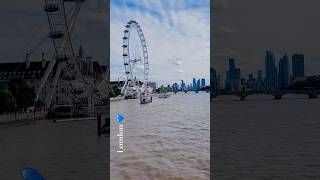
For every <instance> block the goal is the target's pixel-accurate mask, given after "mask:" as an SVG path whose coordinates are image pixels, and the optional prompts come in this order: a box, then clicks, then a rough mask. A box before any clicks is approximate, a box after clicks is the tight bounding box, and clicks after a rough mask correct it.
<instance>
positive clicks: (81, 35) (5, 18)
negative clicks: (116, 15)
mask: <svg viewBox="0 0 320 180" xmlns="http://www.w3.org/2000/svg"><path fill="white" fill-rule="evenodd" d="M43 6H44V0H28V1H21V0H1V2H0V21H1V27H0V39H1V43H0V62H15V61H23V60H24V59H25V54H26V52H29V51H31V50H32V49H33V48H34V47H36V45H37V44H38V43H39V42H40V41H41V39H44V37H48V36H47V34H48V33H49V26H48V20H47V16H46V13H45V11H44V10H43ZM104 7H106V1H105V0H88V1H85V3H83V5H82V7H81V10H80V14H79V17H78V21H77V24H76V28H75V30H74V33H73V35H72V42H73V45H74V49H75V50H76V51H77V50H78V48H79V46H80V44H81V45H82V46H83V47H84V51H85V56H92V57H93V60H96V61H99V62H100V63H101V64H107V49H106V48H107V39H106V32H107V27H108V26H107V23H106V17H107V16H106V8H104ZM50 48H51V49H52V42H51V41H50V39H49V38H46V40H45V41H44V43H43V44H42V45H41V46H40V48H38V49H37V50H36V51H35V52H34V54H32V55H31V57H30V60H31V61H36V60H40V59H41V53H42V52H48V51H50Z"/></svg>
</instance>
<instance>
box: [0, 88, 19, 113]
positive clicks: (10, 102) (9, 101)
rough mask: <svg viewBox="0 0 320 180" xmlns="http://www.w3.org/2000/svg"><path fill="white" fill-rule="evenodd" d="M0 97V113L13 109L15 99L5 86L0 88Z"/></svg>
mask: <svg viewBox="0 0 320 180" xmlns="http://www.w3.org/2000/svg"><path fill="white" fill-rule="evenodd" d="M0 99H1V101H0V114H2V113H5V112H12V111H14V108H15V100H14V97H13V95H12V94H11V92H10V91H8V90H7V89H5V88H1V89H0Z"/></svg>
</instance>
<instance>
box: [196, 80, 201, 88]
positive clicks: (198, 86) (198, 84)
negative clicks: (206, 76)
mask: <svg viewBox="0 0 320 180" xmlns="http://www.w3.org/2000/svg"><path fill="white" fill-rule="evenodd" d="M199 89H200V79H198V81H197V88H196V90H199Z"/></svg>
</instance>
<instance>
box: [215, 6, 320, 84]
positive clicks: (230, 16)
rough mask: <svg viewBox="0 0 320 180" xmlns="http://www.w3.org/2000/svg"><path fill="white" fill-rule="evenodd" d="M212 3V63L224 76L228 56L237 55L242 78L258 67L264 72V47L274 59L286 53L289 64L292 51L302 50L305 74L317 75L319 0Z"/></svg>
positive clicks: (255, 72) (318, 63) (319, 61)
mask: <svg viewBox="0 0 320 180" xmlns="http://www.w3.org/2000/svg"><path fill="white" fill-rule="evenodd" d="M214 2H215V4H214V10H213V11H214V12H213V13H214V18H213V27H214V35H213V39H214V44H213V48H214V50H213V51H214V53H213V59H214V62H213V66H214V67H215V68H216V69H217V71H218V73H219V74H221V75H222V76H223V77H225V71H226V68H227V63H228V58H229V57H235V58H236V64H237V66H238V67H239V68H241V70H242V72H241V74H242V77H246V78H247V77H248V73H249V72H250V73H251V72H252V73H253V74H254V75H256V74H257V70H258V69H261V70H263V72H264V57H265V52H266V50H273V51H274V53H275V55H276V62H278V61H279V59H280V57H282V56H283V55H284V54H285V53H287V54H288V56H289V57H290V63H291V56H292V54H293V53H296V52H300V53H303V54H305V73H306V75H315V74H320V70H319V69H320V51H319V50H320V49H319V42H320V35H319V32H320V23H318V21H319V18H320V11H319V7H320V1H318V0H308V1H306V0H281V1H280V0H241V1H239V0H215V1H214ZM290 68H291V64H290ZM263 74H264V73H263Z"/></svg>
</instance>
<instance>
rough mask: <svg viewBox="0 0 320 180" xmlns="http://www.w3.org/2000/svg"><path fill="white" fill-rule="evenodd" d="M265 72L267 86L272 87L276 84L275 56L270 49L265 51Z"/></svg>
mask: <svg viewBox="0 0 320 180" xmlns="http://www.w3.org/2000/svg"><path fill="white" fill-rule="evenodd" d="M265 73H266V80H267V88H268V89H270V88H273V87H274V86H275V85H276V74H277V71H276V67H275V57H274V54H273V52H272V51H267V52H266V56H265Z"/></svg>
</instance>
